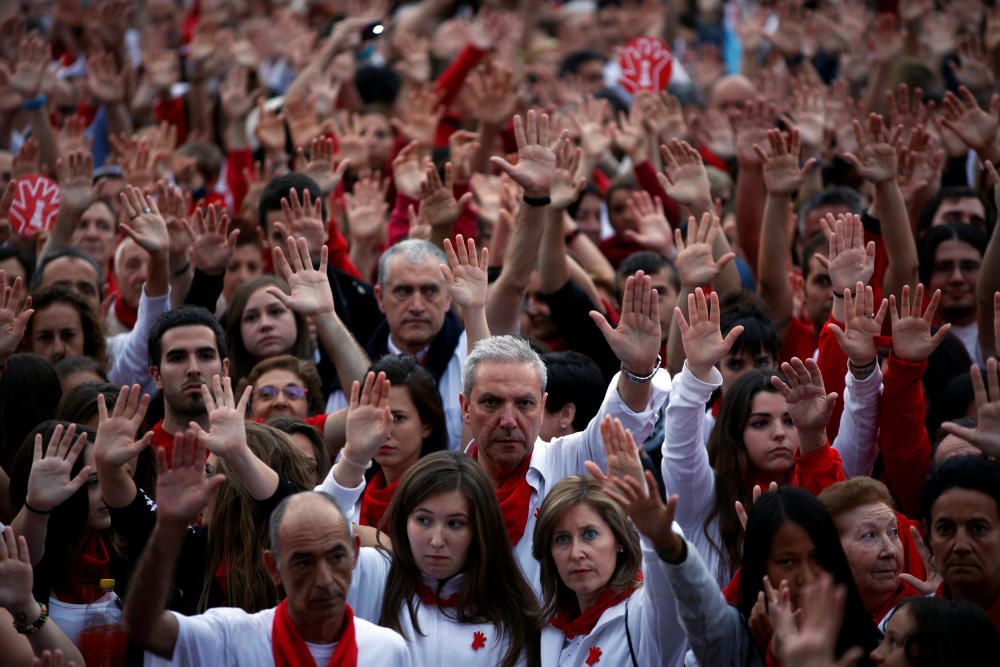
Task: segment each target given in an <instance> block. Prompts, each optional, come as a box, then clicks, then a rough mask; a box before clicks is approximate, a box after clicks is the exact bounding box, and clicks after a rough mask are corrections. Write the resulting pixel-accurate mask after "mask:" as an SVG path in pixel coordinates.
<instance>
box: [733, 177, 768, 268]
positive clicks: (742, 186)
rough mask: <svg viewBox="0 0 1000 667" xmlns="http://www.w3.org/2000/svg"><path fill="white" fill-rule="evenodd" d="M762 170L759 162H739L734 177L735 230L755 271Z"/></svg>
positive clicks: (761, 211) (761, 209)
mask: <svg viewBox="0 0 1000 667" xmlns="http://www.w3.org/2000/svg"><path fill="white" fill-rule="evenodd" d="M765 192H766V190H765V189H764V171H763V169H761V166H760V165H759V164H743V163H741V164H740V173H739V176H738V177H737V179H736V231H737V234H738V235H739V242H740V248H741V249H742V250H743V255H744V257H746V260H747V263H748V264H750V268H751V269H752V270H753V271H754V272H756V271H757V266H758V262H757V252H758V248H759V247H760V234H761V225H762V224H763V219H764V203H765Z"/></svg>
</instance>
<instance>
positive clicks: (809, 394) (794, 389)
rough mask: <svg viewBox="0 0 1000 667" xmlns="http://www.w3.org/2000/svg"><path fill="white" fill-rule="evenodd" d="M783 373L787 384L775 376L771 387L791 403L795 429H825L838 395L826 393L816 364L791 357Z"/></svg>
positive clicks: (784, 364) (814, 430) (790, 410)
mask: <svg viewBox="0 0 1000 667" xmlns="http://www.w3.org/2000/svg"><path fill="white" fill-rule="evenodd" d="M883 316H884V315H883ZM781 372H782V374H783V375H784V376H785V378H786V380H787V381H788V382H787V383H785V382H782V381H781V379H780V378H778V377H777V376H775V377H772V378H771V384H772V385H774V387H775V388H776V389H777V390H778V391H780V392H781V395H782V396H784V397H785V401H787V402H788V414H789V416H790V417H791V418H792V423H793V424H795V428H797V429H798V430H799V431H800V432H802V431H812V432H818V431H823V430H825V429H826V424H827V422H828V421H830V415H831V414H833V408H834V407H835V406H836V405H837V394H836V392H831V393H829V394H828V393H826V387H825V386H824V385H823V376H822V375H821V374H820V372H819V366H817V365H816V362H815V361H813V360H812V359H806V361H805V363H802V360H801V359H799V358H798V357H792V360H791V362H790V363H789V362H785V363H783V364H781Z"/></svg>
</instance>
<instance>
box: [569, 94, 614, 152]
mask: <svg viewBox="0 0 1000 667" xmlns="http://www.w3.org/2000/svg"><path fill="white" fill-rule="evenodd" d="M607 110H608V101H607V100H602V99H595V98H594V97H593V96H592V95H587V96H585V97H584V98H583V104H581V105H580V107H579V108H578V109H576V110H575V111H573V113H571V114H570V117H569V118H570V123H571V124H572V126H573V128H574V130H575V131H576V133H577V134H578V135H579V136H580V148H581V149H582V150H583V154H584V155H585V156H586V157H587V158H588V159H590V160H597V159H600V157H601V156H602V155H604V152H605V151H607V150H608V148H610V147H611V132H610V129H609V128H608V127H607V126H606V125H605V123H604V115H605V114H606V113H607Z"/></svg>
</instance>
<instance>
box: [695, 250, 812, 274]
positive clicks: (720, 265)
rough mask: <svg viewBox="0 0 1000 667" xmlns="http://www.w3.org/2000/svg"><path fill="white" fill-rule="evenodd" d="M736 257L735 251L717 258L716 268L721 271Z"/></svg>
mask: <svg viewBox="0 0 1000 667" xmlns="http://www.w3.org/2000/svg"><path fill="white" fill-rule="evenodd" d="M817 255H818V253H817ZM734 259H736V253H735V252H727V253H726V254H725V255H723V256H722V257H720V258H719V259H717V260H715V268H716V269H717V270H719V271H721V270H722V268H723V267H724V266H725V265H726V264H729V262H731V261H733V260H734Z"/></svg>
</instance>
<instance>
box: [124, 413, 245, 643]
mask: <svg viewBox="0 0 1000 667" xmlns="http://www.w3.org/2000/svg"><path fill="white" fill-rule="evenodd" d="M156 475H157V479H156V499H157V503H158V504H157V512H156V527H155V528H153V533H152V534H151V535H150V537H149V541H148V542H146V548H145V549H144V550H143V552H142V556H141V557H140V558H139V564H138V565H137V566H136V569H135V572H134V573H133V575H132V583H131V588H130V589H129V594H128V597H127V598H126V600H125V610H124V617H125V632H126V634H127V635H128V638H129V640H130V641H131V642H132V643H134V644H136V645H137V646H139V647H141V648H143V649H146V650H147V651H151V652H153V653H155V654H156V655H158V656H161V657H163V658H167V659H170V657H171V656H172V655H173V652H174V646H175V645H176V644H177V636H178V633H179V632H180V626H179V625H178V623H177V619H176V618H174V615H173V614H171V613H170V612H169V611H167V610H166V606H167V595H168V593H169V592H170V586H171V582H173V580H174V568H175V566H176V564H177V559H178V557H179V556H180V553H181V545H182V544H183V542H184V536H185V534H186V531H187V527H188V525H190V524H191V523H193V522H194V521H195V520H196V519H197V518H198V515H199V514H201V513H202V511H204V509H205V505H206V503H207V502H208V499H209V498H210V497H211V495H212V493H213V492H214V491H215V489H217V488H218V487H219V485H220V484H222V482H223V481H224V480H225V476H224V475H214V476H212V477H206V476H205V449H204V447H202V446H201V445H199V444H198V436H197V435H196V434H195V432H194V431H193V430H192V431H187V432H186V433H184V434H177V435H175V436H174V447H173V462H172V465H171V467H169V468H168V467H167V454H166V452H165V451H164V450H162V449H158V450H157V451H156Z"/></svg>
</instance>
